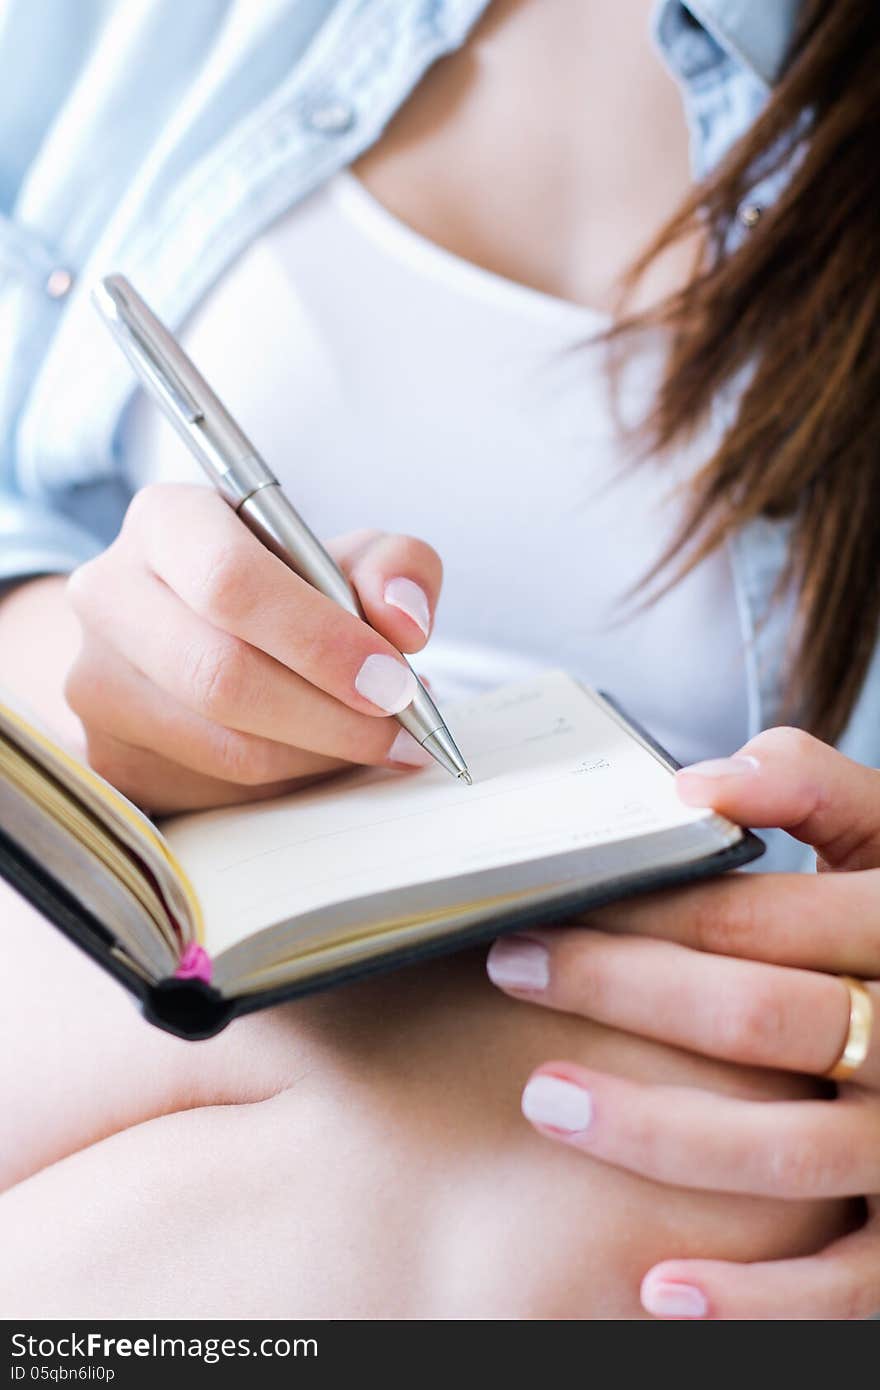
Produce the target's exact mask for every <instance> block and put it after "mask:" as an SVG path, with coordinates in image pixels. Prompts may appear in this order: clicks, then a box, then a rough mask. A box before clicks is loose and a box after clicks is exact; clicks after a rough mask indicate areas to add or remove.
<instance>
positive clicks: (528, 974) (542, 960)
mask: <svg viewBox="0 0 880 1390" xmlns="http://www.w3.org/2000/svg"><path fill="white" fill-rule="evenodd" d="M486 970H487V972H488V975H489V979H490V980H491V981H492V983H493V985H498V986H499V987H500V988H501V989H546V988H547V986H548V984H549V983H550V953H549V951H548V950H547V948H546V946H542V945H541V943H540V942H539V941H529V940H528V938H527V937H525V936H504V937H502V938H501V940H500V941H496V942H495V943H494V945H493V946H492V949H491V951H490V952H489V955H488V958H487V960H486Z"/></svg>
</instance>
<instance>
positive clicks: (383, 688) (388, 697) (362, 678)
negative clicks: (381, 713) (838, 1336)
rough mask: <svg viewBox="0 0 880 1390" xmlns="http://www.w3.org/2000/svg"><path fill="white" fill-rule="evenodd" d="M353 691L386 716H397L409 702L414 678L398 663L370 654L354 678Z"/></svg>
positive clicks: (413, 689)
mask: <svg viewBox="0 0 880 1390" xmlns="http://www.w3.org/2000/svg"><path fill="white" fill-rule="evenodd" d="M354 688H355V690H356V691H357V693H358V694H359V695H363V697H364V699H365V700H369V701H370V702H371V703H372V704H374V705H378V707H379V709H383V710H385V713H386V714H399V713H400V711H401V710H402V709H406V707H407V705H408V704H411V702H412V699H413V696H414V695H415V693H416V678H415V676H414V675H413V673H412V671H411V670H410V669H409V667H408V666H404V664H403V662H402V661H395V660H394V657H393V656H383V655H381V654H380V653H379V652H374V653H373V655H372V656H368V657H367V659H366V661H365V662H364V664H363V666H362V667H361V669H360V670H359V671H358V673H357V675H356V676H355V680H354Z"/></svg>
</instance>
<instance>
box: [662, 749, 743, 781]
mask: <svg viewBox="0 0 880 1390" xmlns="http://www.w3.org/2000/svg"><path fill="white" fill-rule="evenodd" d="M757 766H758V759H757V758H752V757H749V755H748V754H747V753H743V754H741V755H740V756H739V757H736V758H707V759H706V761H705V762H702V763H691V765H690V767H682V768H679V775H680V776H681V775H683V774H684V773H687V775H688V777H742V776H743V775H744V774H745V773H747V772H754V771H755V768H756V767H757Z"/></svg>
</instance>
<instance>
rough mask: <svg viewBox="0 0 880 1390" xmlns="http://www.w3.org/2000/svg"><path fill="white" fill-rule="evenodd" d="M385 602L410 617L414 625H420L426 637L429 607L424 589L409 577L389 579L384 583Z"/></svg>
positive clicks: (429, 622)
mask: <svg viewBox="0 0 880 1390" xmlns="http://www.w3.org/2000/svg"><path fill="white" fill-rule="evenodd" d="M385 602H386V603H390V604H391V607H392V608H399V609H400V611H401V613H405V614H406V616H407V617H408V618H412V620H413V622H414V623H415V625H416V627H420V628H421V629H422V632H423V633H424V634H425V636H426V637H427V635H428V632H429V630H430V627H431V609H430V606H429V604H428V595H427V594H426V593H425V591H424V589H422V588H421V587H420V586H419V585H418V584H415V583H414V582H413V581H412V580H411V579H389V580H388V583H387V584H386V585H385Z"/></svg>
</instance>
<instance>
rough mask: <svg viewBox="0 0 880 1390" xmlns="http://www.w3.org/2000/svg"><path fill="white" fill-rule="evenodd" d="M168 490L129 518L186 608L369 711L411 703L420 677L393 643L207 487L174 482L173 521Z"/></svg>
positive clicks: (152, 491)
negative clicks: (293, 565)
mask: <svg viewBox="0 0 880 1390" xmlns="http://www.w3.org/2000/svg"><path fill="white" fill-rule="evenodd" d="M168 491H169V489H168V487H165V488H163V487H161V486H160V487H155V488H145V489H144V490H143V491H142V492H140V493H138V495H137V496H136V498H135V499H134V501H133V502H132V505H131V507H130V508H129V511H128V515H127V517H126V523H125V525H126V527H127V528H128V529H129V530H134V531H135V532H136V534H137V535H138V537H139V541H140V545H141V548H142V552H143V554H144V558H145V560H146V563H147V565H148V566H149V568H150V569H151V570H152V571H153V573H154V574H155V575H157V577H158V578H160V579H161V580H163V582H164V583H165V584H167V585H168V586H169V587H170V588H171V589H173V590H174V592H175V593H176V594H177V595H178V596H179V597H180V598H181V599H182V600H183V602H184V603H185V604H186V605H187V607H189V608H190V609H192V610H193V612H195V613H197V614H199V616H200V617H202V618H204V619H205V620H206V621H207V622H208V623H210V624H211V626H212V627H215V628H218V629H220V631H222V632H226V633H229V634H231V635H232V636H234V637H238V638H240V639H241V640H242V641H244V642H247V643H248V644H249V645H250V646H252V647H257V648H259V649H260V650H261V651H263V652H265V653H266V654H267V655H268V656H271V657H274V659H275V660H276V661H278V662H280V663H281V664H282V665H283V666H286V667H287V668H288V669H289V670H291V671H296V672H297V673H298V674H299V675H300V676H302V677H303V678H304V679H305V680H307V681H308V682H309V683H310V684H311V685H314V686H316V687H317V688H318V689H319V690H323V691H325V692H326V693H327V694H328V695H332V696H333V698H334V699H337V700H340V701H341V702H342V703H343V704H344V705H347V706H349V707H350V708H351V709H354V710H358V711H359V712H360V713H362V714H367V715H377V714H396V713H398V712H399V711H400V710H402V709H405V708H406V706H407V705H408V704H410V703H411V701H412V699H413V696H414V695H415V692H416V688H417V687H416V680H415V676H414V675H413V673H412V671H411V670H410V669H409V666H408V665H407V664H406V662H405V661H404V660H403V658H402V657H401V655H400V653H399V652H398V651H397V650H396V649H395V648H394V647H392V645H391V644H390V642H387V641H386V640H385V639H384V638H383V637H381V636H379V634H377V633H376V632H374V631H373V629H372V628H370V627H368V626H367V624H366V623H364V622H361V620H360V619H359V618H356V617H354V616H353V615H352V614H351V613H347V612H346V611H345V609H343V608H341V607H340V606H339V604H337V603H334V602H333V600H332V599H329V598H327V597H326V596H325V595H324V594H320V593H318V591H317V589H313V588H312V586H311V585H310V584H307V583H306V582H305V580H303V579H300V578H299V576H298V575H296V574H294V573H293V571H292V570H290V569H289V568H288V567H287V565H285V564H283V563H282V561H281V560H279V559H278V557H277V556H276V555H273V554H272V553H271V551H269V550H267V548H266V547H265V546H264V545H261V544H260V542H259V541H258V540H257V539H256V537H255V536H252V535H251V533H250V531H248V529H247V527H246V526H243V525H242V523H241V522H240V521H239V520H238V519H237V518H236V517H235V516H234V515H233V513H232V512H231V510H230V509H229V507H228V506H227V505H226V504H225V503H224V502H223V500H222V498H220V497H218V496H217V494H216V493H214V492H212V491H210V490H209V489H207V488H202V487H185V486H181V485H175V486H174V493H175V496H174V503H173V508H174V510H173V515H174V521H175V524H174V526H173V527H170V526H169V525H168V517H169V510H170V509H169V501H168V496H167V494H168ZM182 534H183V535H186V537H187V543H186V545H181V543H180V537H181V535H182Z"/></svg>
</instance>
